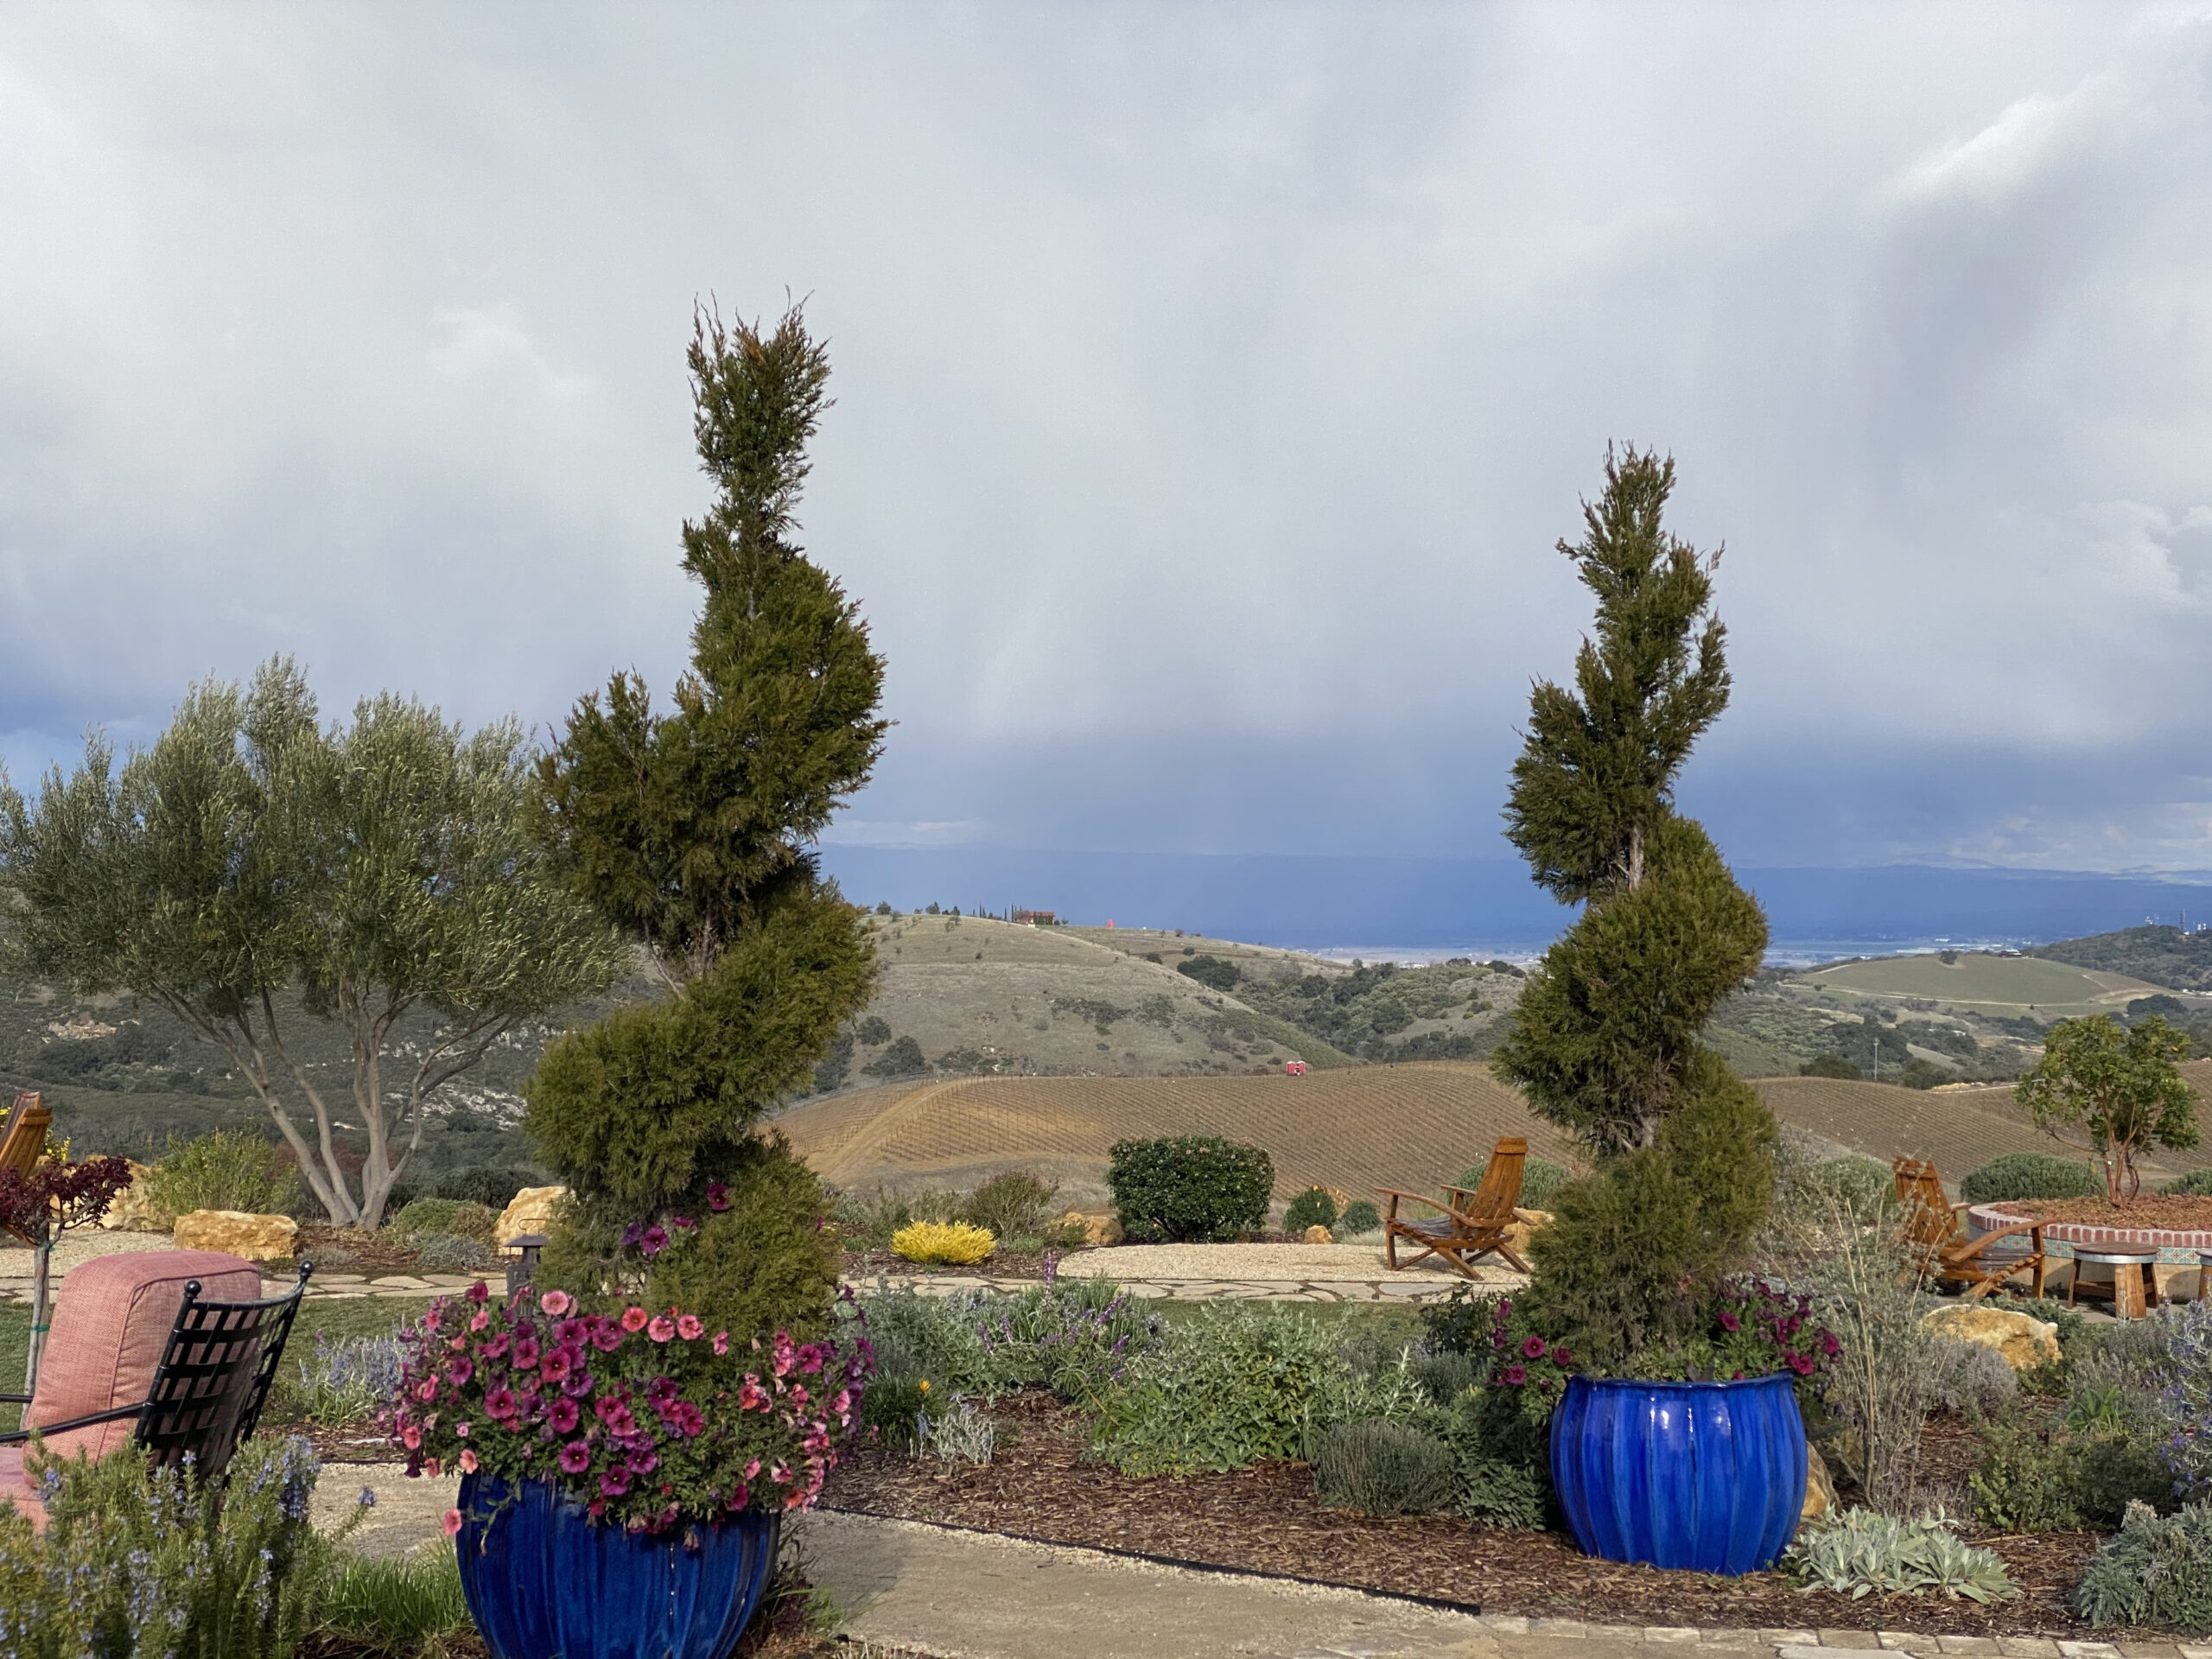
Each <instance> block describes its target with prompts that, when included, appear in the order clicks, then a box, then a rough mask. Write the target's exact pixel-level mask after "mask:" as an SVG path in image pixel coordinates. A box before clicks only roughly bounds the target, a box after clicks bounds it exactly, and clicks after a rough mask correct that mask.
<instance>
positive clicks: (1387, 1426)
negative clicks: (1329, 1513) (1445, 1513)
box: [1313, 1423, 1459, 1515]
mask: <svg viewBox="0 0 2212 1659" xmlns="http://www.w3.org/2000/svg"><path fill="white" fill-rule="evenodd" d="M1313 1478H1314V1484H1315V1485H1316V1486H1317V1487H1318V1488H1319V1491H1320V1494H1321V1502H1322V1503H1325V1504H1327V1505H1328V1506H1329V1507H1330V1508H1332V1509H1339V1510H1364V1511H1365V1512H1366V1513H1368V1514H1370V1515H1433V1514H1434V1513H1435V1512H1436V1511H1438V1510H1446V1509H1449V1508H1450V1507H1451V1506H1452V1497H1453V1496H1454V1492H1455V1489H1456V1487H1457V1484H1458V1478H1459V1459H1458V1458H1457V1457H1456V1456H1454V1455H1453V1453H1452V1448H1451V1447H1450V1446H1446V1444H1445V1443H1444V1442H1443V1441H1441V1440H1438V1439H1437V1438H1436V1437H1435V1436H1433V1435H1432V1434H1424V1433H1421V1431H1420V1430H1419V1429H1417V1428H1408V1427H1405V1426H1403V1425H1402V1424H1399V1423H1344V1424H1340V1425H1339V1426H1338V1427H1335V1428H1332V1429H1329V1430H1327V1431H1326V1432H1325V1433H1323V1434H1322V1435H1321V1436H1320V1441H1319V1446H1317V1447H1316V1449H1315V1452H1314V1456H1313Z"/></svg>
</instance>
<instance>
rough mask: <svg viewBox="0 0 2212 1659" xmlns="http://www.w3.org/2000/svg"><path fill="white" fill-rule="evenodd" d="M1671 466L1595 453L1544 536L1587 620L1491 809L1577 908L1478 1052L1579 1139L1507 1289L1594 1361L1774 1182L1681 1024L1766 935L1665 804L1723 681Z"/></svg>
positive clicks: (1722, 1081)
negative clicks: (1524, 1263) (1580, 500)
mask: <svg viewBox="0 0 2212 1659" xmlns="http://www.w3.org/2000/svg"><path fill="white" fill-rule="evenodd" d="M1674 483H1675V465H1674V462H1673V461H1672V460H1662V459H1661V458H1660V457H1658V456H1656V455H1655V454H1648V453H1643V452H1639V451H1637V450H1636V449H1633V448H1630V449H1626V450H1624V451H1623V452H1621V453H1619V454H1614V453H1613V452H1611V451H1610V450H1609V451H1608V452H1607V454H1606V458H1605V492H1604V493H1603V494H1602V495H1601V496H1600V497H1599V499H1598V500H1597V501H1596V502H1595V503H1586V504H1585V505H1584V508H1583V517H1584V535H1583V538H1582V540H1581V541H1580V542H1579V543H1567V542H1561V543H1560V551H1561V552H1562V553H1564V554H1566V555H1567V557H1568V558H1570V559H1572V560H1573V562H1574V563H1575V566H1576V569H1577V570H1578V571H1579V573H1580V575H1581V577H1582V580H1583V582H1584V583H1585V584H1586V586H1587V587H1588V588H1590V590H1591V591H1592V593H1593V594H1596V596H1597V601H1598V613H1597V626H1596V628H1595V631H1594V636H1593V637H1592V638H1587V639H1585V640H1584V641H1583V644H1582V648H1581V651H1580V652H1579V653H1578V654H1577V657H1576V659H1575V677H1574V678H1575V683H1574V686H1573V689H1572V690H1569V689H1567V688H1566V687H1562V686H1559V685H1554V684H1552V683H1548V682H1545V683H1539V684H1538V685H1537V686H1536V687H1535V691H1534V693H1533V694H1532V696H1531V697H1530V700H1529V730H1528V732H1527V734H1526V736H1525V743H1524V747H1523V749H1522V754H1521V757H1520V759H1519V760H1516V762H1515V764H1514V767H1513V788H1512V792H1511V796H1510V800H1509V803H1508V805H1507V808H1506V814H1505V817H1506V823H1507V829H1506V834H1507V836H1508V837H1509V838H1510V840H1511V841H1512V842H1513V843H1514V845H1515V846H1516V847H1517V848H1518V849H1520V851H1521V853H1522V855H1523V856H1524V857H1525V858H1526V859H1527V860H1528V861H1529V867H1530V868H1531V869H1532V870H1533V871H1534V872H1535V879H1536V880H1537V882H1538V883H1539V885H1541V886H1542V887H1545V888H1547V889H1548V890H1549V891H1550V892H1551V893H1553V894H1554V895H1555V896H1556V897H1557V898H1558V899H1560V902H1562V903H1566V904H1574V903H1580V905H1582V906H1583V912H1582V915H1581V917H1580V918H1579V919H1578V920H1577V921H1576V922H1575V924H1574V925H1573V926H1572V927H1570V928H1569V929H1568V930H1567V932H1566V933H1565V934H1564V935H1563V936H1562V937H1561V938H1560V939H1559V941H1558V942H1557V943H1556V944H1554V945H1553V946H1552V948H1551V949H1550V950H1548V952H1546V953H1545V957H1544V960H1543V962H1542V963H1541V966H1540V967H1539V968H1538V969H1535V971H1534V972H1532V973H1531V974H1530V975H1529V980H1528V983H1527V985H1526V986H1525V987H1524V988H1523V990H1522V995H1521V1001H1520V1004H1519V1007H1518V1008H1517V1009H1516V1013H1515V1015H1514V1020H1513V1028H1512V1030H1511V1032H1510V1034H1509V1036H1508V1038H1507V1039H1506V1040H1505V1042H1504V1043H1503V1044H1502V1045H1501V1046H1500V1047H1499V1049H1498V1052H1497V1056H1496V1058H1495V1060H1494V1065H1495V1066H1496V1069H1497V1071H1498V1073H1499V1075H1500V1076H1502V1077H1505V1078H1506V1079H1507V1080H1508V1081H1510V1082H1512V1083H1515V1084H1518V1085H1520V1087H1521V1089H1522V1090H1523V1092H1524V1093H1526V1095H1527V1096H1528V1098H1529V1103H1530V1105H1531V1106H1533V1107H1534V1108H1535V1110H1536V1111H1537V1112H1539V1113H1540V1114H1541V1115H1542V1116H1545V1117H1547V1118H1548V1119H1550V1120H1551V1121H1552V1122H1555V1123H1558V1124H1560V1125H1561V1126H1562V1127H1564V1128H1568V1129H1571V1130H1573V1132H1574V1134H1575V1135H1577V1136H1578V1137H1579V1138H1580V1140H1581V1141H1583V1143H1584V1144H1585V1145H1586V1146H1587V1147H1589V1148H1590V1150H1591V1152H1592V1154H1593V1159H1594V1161H1595V1164H1596V1169H1595V1172H1594V1173H1592V1175H1591V1176H1589V1177H1588V1178H1586V1179H1583V1180H1580V1181H1577V1182H1573V1183H1570V1184H1569V1185H1567V1187H1565V1188H1562V1189H1561V1191H1560V1195H1559V1197H1558V1198H1557V1199H1556V1200H1555V1201H1554V1212H1555V1219H1554V1224H1553V1225H1552V1226H1551V1227H1549V1228H1547V1229H1545V1230H1542V1231H1541V1232H1540V1233H1539V1234H1538V1235H1537V1236H1536V1240H1535V1282H1534V1283H1533V1284H1532V1285H1531V1287H1530V1290H1529V1305H1530V1306H1531V1307H1532V1309H1533V1310H1534V1311H1535V1313H1536V1314H1537V1316H1538V1317H1539V1318H1540V1319H1543V1320H1544V1321H1545V1322H1546V1323H1547V1324H1548V1325H1551V1326H1552V1327H1554V1329H1555V1330H1556V1331H1557V1332H1559V1334H1560V1336H1561V1338H1563V1339H1567V1340H1570V1341H1572V1343H1573V1345H1574V1347H1575V1348H1576V1349H1577V1350H1579V1351H1580V1352H1581V1353H1582V1354H1583V1355H1584V1356H1585V1357H1586V1359H1587V1360H1588V1361H1590V1362H1592V1363H1597V1364H1599V1365H1605V1364H1608V1363H1619V1362H1621V1361H1623V1360H1624V1359H1625V1358H1626V1357H1628V1356H1630V1355H1631V1354H1635V1353H1637V1352H1640V1351H1645V1350H1648V1349H1649V1348H1651V1347H1652V1346H1653V1345H1655V1344H1658V1345H1664V1344H1667V1343H1668V1342H1669V1341H1670V1340H1672V1339H1674V1338H1677V1337H1679V1336H1681V1334H1683V1333H1684V1332H1687V1331H1688V1328H1689V1326H1690V1325H1691V1323H1692V1321H1693V1320H1694V1319H1695V1317H1696V1315H1697V1310H1698V1307H1699V1305H1700V1302H1701V1301H1702V1300H1704V1298H1705V1296H1706V1295H1707V1294H1708V1293H1709V1292H1710V1290H1711V1288H1712V1287H1713V1283H1714V1281H1716V1280H1717V1279H1718V1278H1719V1276H1720V1275H1721V1274H1725V1273H1726V1272H1727V1271H1728V1270H1729V1269H1730V1268H1733V1267H1736V1266H1738V1265H1739V1264H1740V1260H1741V1256H1742V1254H1743V1251H1744V1249H1745V1246H1746V1244H1747V1243H1748V1242H1749V1240H1750V1237H1751V1234H1752V1232H1753V1231H1754V1230H1756V1229H1757V1228H1758V1225H1759V1224H1760V1222H1761V1221H1762V1220H1764V1217H1765V1213H1766V1206H1767V1202H1768V1197H1769V1194H1770V1192H1771V1190H1772V1185H1773V1147H1774V1141H1775V1126H1774V1121H1773V1118H1772V1117H1771V1116H1770V1114H1769V1113H1768V1112H1767V1110H1766V1108H1765V1106H1764V1103H1761V1101H1760V1100H1759V1098H1758V1095H1757V1094H1756V1093H1754V1092H1753V1091H1752V1090H1751V1088H1750V1087H1749V1085H1747V1084H1745V1083H1744V1082H1743V1081H1742V1080H1741V1079H1740V1078H1738V1077H1736V1076H1735V1074H1734V1073H1733V1072H1732V1071H1730V1070H1729V1069H1728V1065H1727V1063H1726V1061H1725V1060H1723V1059H1722V1058H1721V1057H1720V1056H1719V1054H1718V1053H1716V1052H1713V1050H1712V1049H1710V1048H1707V1047H1706V1046H1703V1045H1702V1044H1701V1043H1700V1041H1699V1040H1698V1039H1699V1036H1700V1033H1701V1032H1702V1031H1703V1029H1704V1027H1705V1025H1706V1022H1707V1020H1709V1019H1710V1018H1711V1017H1712V1014H1713V1009H1714V1008H1715V1007H1717V1006H1718V1005H1719V1001H1720V1000H1721V999H1722V998H1723V997H1724V996H1726V995H1727V994H1728V993H1729V992H1730V991H1732V990H1733V989H1735V988H1737V987H1738V986H1740V985H1742V984H1744V983H1745V982H1746V981H1748V980H1749V979H1750V977H1751V975H1752V973H1753V972H1754V971H1755V970H1756V969H1757V968H1758V963H1759V958H1760V957H1761V955H1762V954H1763V953H1764V950H1765V949H1766V937H1767V935H1766V918H1765V917H1764V915H1763V914H1762V912H1760V910H1759V907H1758V902H1757V901H1756V900H1755V899H1752V898H1751V895H1750V894H1748V893H1745V892H1744V890H1743V889H1742V888H1741V887H1738V886H1737V885H1736V883H1735V880H1733V878H1732V876H1731V875H1730V874H1729V873H1728V868H1727V866H1726V864H1724V863H1723V862H1722V861H1721V858H1720V855H1719V851H1718V850H1717V849H1715V848H1714V847H1713V842H1712V841H1711V840H1710V839H1709V838H1708V837H1707V835H1706V833H1705V830H1704V829H1703V828H1702V827H1701V826H1700V825H1699V824H1698V823H1695V822H1694V820H1692V819H1688V818H1685V817H1680V816H1679V815H1677V813H1676V812H1675V803H1674V784H1675V775H1676V773H1677V772H1680V770H1681V766H1682V763H1683V762H1684V761H1685V760H1687V759H1688V756H1689V753H1690V750H1691V749H1692V747H1694V745H1695V743H1696V741H1697V740H1698V738H1699V737H1700V735H1702V734H1703V733H1704V732H1705V731H1706V730H1707V728H1709V727H1710V726H1711V725H1712V724H1713V721H1715V720H1716V719H1718V718H1719V715H1720V712H1721V710H1722V709H1725V708H1726V706H1727V702H1728V693H1729V678H1728V670H1727V663H1726V652H1725V645H1726V630H1725V629H1724V628H1723V627H1722V626H1721V624H1720V622H1719V619H1718V618H1716V617H1714V616H1713V614H1712V613H1711V606H1712V599H1713V570H1714V569H1715V568H1716V567H1717V566H1718V564H1719V554H1718V553H1715V554H1713V556H1712V557H1710V558H1709V559H1708V558H1700V556H1698V554H1697V553H1696V551H1695V550H1694V549H1692V548H1691V547H1690V546H1689V545H1688V543H1684V542H1681V541H1680V540H1677V539H1676V538H1675V537H1672V536H1670V535H1669V534H1668V533H1667V531H1666V530H1665V528H1664V525H1663V524H1662V517H1663V513H1664V510H1665V507H1666V503H1667V498H1668V495H1669V493H1671V491H1672V490H1673V488H1674Z"/></svg>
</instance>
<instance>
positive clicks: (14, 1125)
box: [0, 1089, 54, 1244]
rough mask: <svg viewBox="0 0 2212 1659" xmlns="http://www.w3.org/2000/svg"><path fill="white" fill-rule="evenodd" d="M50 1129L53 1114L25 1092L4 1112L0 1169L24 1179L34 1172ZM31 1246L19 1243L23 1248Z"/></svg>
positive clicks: (31, 1094)
mask: <svg viewBox="0 0 2212 1659" xmlns="http://www.w3.org/2000/svg"><path fill="white" fill-rule="evenodd" d="M53 1126H54V1114H53V1113H52V1112H50V1111H48V1109H46V1108H45V1107H44V1106H41V1104H39V1098H38V1095H37V1092H36V1091H35V1090H29V1089H26V1090H22V1092H21V1093H20V1094H18V1095H17V1096H16V1103H15V1104H14V1105H12V1106H10V1108H9V1109H8V1126H7V1128H6V1129H5V1130H0V1169H12V1170H14V1171H15V1172H16V1174H18V1175H28V1174H29V1173H31V1171H32V1170H34V1169H35V1168H37V1167H38V1160H39V1159H40V1158H41V1156H42V1155H44V1154H45V1152H46V1132H47V1130H48V1129H49V1128H52V1127H53ZM35 1242H36V1241H35V1240H33V1239H29V1238H25V1239H24V1240H23V1243H26V1244H30V1243H35Z"/></svg>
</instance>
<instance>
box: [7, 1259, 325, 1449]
mask: <svg viewBox="0 0 2212 1659" xmlns="http://www.w3.org/2000/svg"><path fill="white" fill-rule="evenodd" d="M314 1271H315V1264H314V1263H313V1262H301V1263H300V1274H299V1278H298V1279H297V1280H296V1281H295V1282H294V1284H293V1286H292V1288H291V1289H290V1290H289V1291H287V1292H285V1293H284V1294H283V1295H281V1296H271V1297H268V1298H266V1299H264V1300H258V1301H251V1302H211V1301H202V1300H200V1281H198V1280H197V1279H194V1280H193V1281H191V1282H190V1283H189V1284H188V1285H186V1286H185V1287H184V1300H183V1302H182V1303H181V1304H180V1305H179V1306H178V1308H177V1312H176V1323H175V1325H172V1326H170V1328H169V1336H168V1344H167V1345H166V1346H165V1347H164V1348H163V1350H162V1359H161V1363H160V1366H159V1367H158V1368H157V1369H156V1371H155V1373H154V1382H153V1386H152V1387H151V1388H150V1389H148V1390H147V1395H146V1398H145V1399H143V1400H142V1401H140V1402H137V1403H136V1404H134V1405H128V1406H118V1407H117V1408H114V1409H113V1410H111V1411H99V1412H91V1413H87V1414H86V1415H84V1416H81V1417H73V1418H70V1419H68V1420H67V1421H63V1422H58V1423H45V1424H41V1426H40V1427H39V1428H38V1430H37V1433H40V1434H41V1435H47V1436H52V1435H56V1434H61V1433H67V1431H69V1430H72V1429H79V1428H89V1427H92V1426H93V1425H95V1424H98V1423H111V1422H120V1421H125V1420H129V1419H134V1418H135V1419H136V1420H137V1428H136V1430H135V1431H134V1433H132V1436H131V1439H132V1440H133V1441H134V1442H135V1443H136V1444H137V1445H139V1446H143V1447H145V1448H146V1450H147V1451H148V1452H149V1453H150V1454H151V1456H152V1460H153V1462H154V1463H156V1465H160V1466H162V1467H163V1468H170V1467H186V1468H188V1470H189V1471H190V1473H191V1475H192V1477H193V1478H194V1479H195V1480H198V1481H202V1482H206V1481H214V1482H220V1481H221V1480H222V1479H223V1478H224V1477H225V1474H226V1471H228V1469H229V1468H230V1463H231V1457H232V1453H233V1452H236V1451H237V1450H238V1446H240V1444H241V1443H243V1442H244V1441H245V1440H248V1439H250V1438H251V1436H252V1433H253V1431H254V1429H255V1428H256V1427H257V1426H258V1425H259V1423H260V1421H261V1408H262V1407H263V1405H264V1403H265V1402H267V1400H268V1398H269V1388H270V1383H273V1382H275V1381H276V1377H277V1366H278V1364H280V1363H282V1362H283V1357H284V1344H285V1343H286V1341H287V1340H289V1338H290V1336H291V1334H292V1321H293V1320H294V1319H296V1317H297V1316H298V1313H299V1311H300V1299H301V1298H302V1296H303V1295H305V1294H307V1287H308V1274H311V1273H313V1272H314ZM0 1400H12V1401H18V1402H24V1403H28V1402H29V1396H28V1395H0ZM32 1432H33V1431H31V1430H29V1429H18V1430H17V1431H16V1433H12V1434H0V1446H9V1445H13V1444H18V1443H21V1442H22V1441H25V1440H29V1438H30V1436H31V1433H32Z"/></svg>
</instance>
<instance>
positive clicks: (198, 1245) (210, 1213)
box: [175, 1210, 300, 1262]
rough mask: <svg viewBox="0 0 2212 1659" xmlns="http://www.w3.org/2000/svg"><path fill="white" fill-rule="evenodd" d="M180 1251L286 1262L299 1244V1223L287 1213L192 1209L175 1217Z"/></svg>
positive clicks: (259, 1260) (248, 1259) (249, 1259)
mask: <svg viewBox="0 0 2212 1659" xmlns="http://www.w3.org/2000/svg"><path fill="white" fill-rule="evenodd" d="M175 1238H176V1247H177V1249H180V1250H219V1251H220V1252H221V1253H222V1254H223V1255H242V1256H244V1257H245V1259H246V1260H247V1261H249V1262H289V1260H291V1258H292V1254H293V1252H294V1251H295V1250H296V1249H297V1248H298V1246H299V1239H300V1224H299V1223H298V1222H296V1221H294V1220H293V1219H292V1218H291V1217H289V1216H257V1215H251V1214H249V1213H248V1212H247V1211H244V1210H194V1211H193V1212H192V1213H191V1214H190V1215H188V1216H179V1217H177V1218H176V1233H175Z"/></svg>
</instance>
